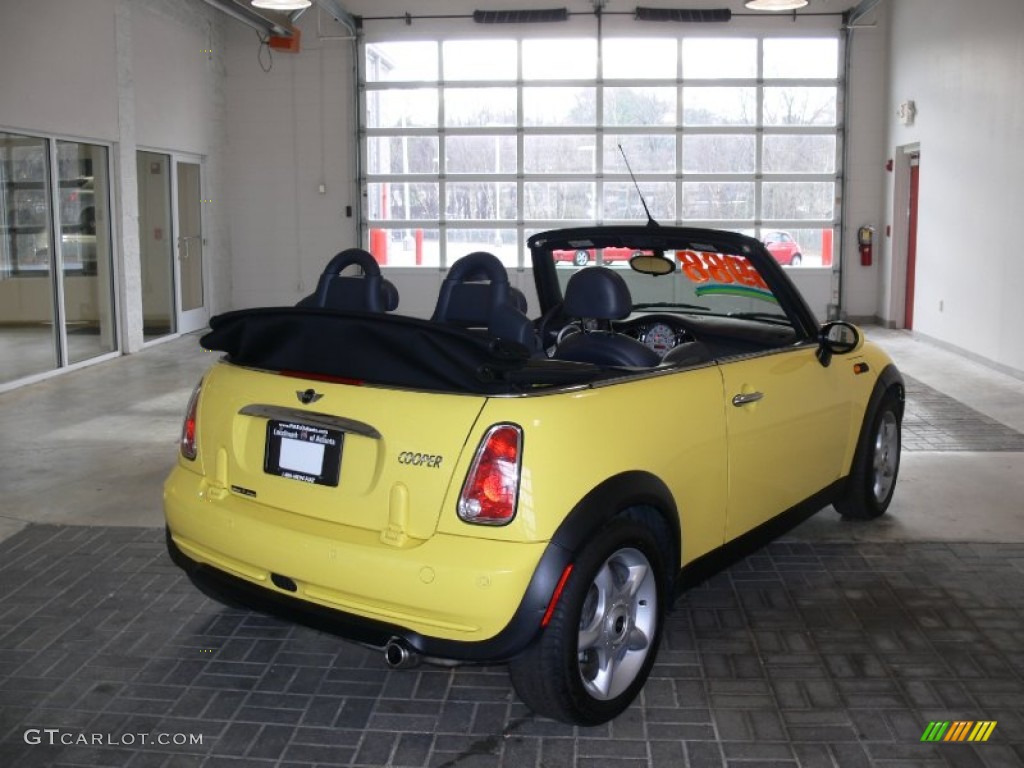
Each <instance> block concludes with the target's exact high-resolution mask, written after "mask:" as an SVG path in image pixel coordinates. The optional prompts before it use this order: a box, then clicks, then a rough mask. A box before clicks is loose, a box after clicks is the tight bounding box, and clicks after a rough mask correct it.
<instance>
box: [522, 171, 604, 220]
mask: <svg viewBox="0 0 1024 768" xmlns="http://www.w3.org/2000/svg"><path fill="white" fill-rule="evenodd" d="M523 195H524V197H525V198H526V199H525V200H524V201H523V208H524V213H525V217H526V218H528V219H549V220H550V219H566V220H583V221H589V220H592V219H593V218H594V185H593V183H591V182H585V181H528V182H526V184H524V185H523Z"/></svg>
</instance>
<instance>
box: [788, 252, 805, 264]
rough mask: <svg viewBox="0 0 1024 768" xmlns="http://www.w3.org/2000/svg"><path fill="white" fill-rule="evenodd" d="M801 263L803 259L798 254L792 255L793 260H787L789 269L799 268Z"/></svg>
mask: <svg viewBox="0 0 1024 768" xmlns="http://www.w3.org/2000/svg"><path fill="white" fill-rule="evenodd" d="M803 263H804V257H803V256H801V255H800V254H799V253H794V254H793V258H792V259H790V260H789V265H790V266H791V267H799V266H800V265H801V264H803Z"/></svg>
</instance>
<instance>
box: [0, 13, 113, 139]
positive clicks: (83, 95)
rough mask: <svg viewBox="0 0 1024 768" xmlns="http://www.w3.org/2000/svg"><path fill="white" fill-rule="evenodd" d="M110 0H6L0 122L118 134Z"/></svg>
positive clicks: (79, 133) (0, 31) (99, 135)
mask: <svg viewBox="0 0 1024 768" xmlns="http://www.w3.org/2000/svg"><path fill="white" fill-rule="evenodd" d="M116 6H117V2H116V0H76V2H73V3H69V2H67V0H6V2H4V3H3V12H2V22H0V73H2V75H0V105H2V110H0V125H2V126H3V127H5V128H9V129H21V130H24V131H42V132H47V133H60V134H65V135H71V136H75V137H80V138H90V139H97V140H108V141H109V140H114V139H116V138H117V78H116V77H115V74H116V63H117V62H116V56H117V54H116V50H117V49H116V45H115V38H114V23H113V20H114V10H115V8H116Z"/></svg>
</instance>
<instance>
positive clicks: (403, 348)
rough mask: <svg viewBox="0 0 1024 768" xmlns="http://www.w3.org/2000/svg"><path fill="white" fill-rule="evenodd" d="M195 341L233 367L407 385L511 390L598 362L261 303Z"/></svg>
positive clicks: (421, 326) (398, 322)
mask: <svg viewBox="0 0 1024 768" xmlns="http://www.w3.org/2000/svg"><path fill="white" fill-rule="evenodd" d="M210 329H211V330H210V332H209V333H207V334H205V335H204V336H203V337H202V338H201V339H200V340H199V343H200V344H201V345H202V346H203V347H204V348H206V349H209V350H218V351H222V352H225V353H227V355H228V359H229V360H230V361H231V362H232V363H236V364H238V365H245V366H251V367H254V368H262V369H264V370H270V371H287V372H289V373H299V374H302V373H305V374H311V375H314V376H330V377H336V378H343V379H355V380H359V381H363V382H366V383H368V384H381V385H386V386H397V387H403V388H410V389H425V390H435V391H442V392H466V393H476V394H511V393H517V392H523V391H526V390H531V389H534V388H537V387H548V386H564V385H569V384H577V383H584V382H587V381H591V380H593V379H596V378H599V377H600V376H601V370H600V369H598V368H597V367H595V366H591V365H585V364H578V363H564V362H560V361H554V360H537V359H532V358H531V356H530V351H529V350H527V348H526V347H524V346H522V345H521V344H517V343H515V342H511V341H506V340H502V339H498V338H495V337H493V336H490V335H488V334H486V333H483V332H476V331H471V330H465V329H462V328H457V327H453V326H446V325H441V324H439V323H434V322H430V321H427V320H420V319H418V318H412V317H405V316H402V315H387V314H383V313H364V312H342V311H337V310H329V309H320V308H312V307H264V308H258V309H243V310H237V311H234V312H227V313H225V314H222V315H217V316H216V317H214V318H212V319H211V320H210Z"/></svg>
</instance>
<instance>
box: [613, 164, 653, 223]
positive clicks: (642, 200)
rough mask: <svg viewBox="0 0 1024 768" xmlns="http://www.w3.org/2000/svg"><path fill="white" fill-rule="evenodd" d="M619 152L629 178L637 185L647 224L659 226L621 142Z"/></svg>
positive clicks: (637, 192)
mask: <svg viewBox="0 0 1024 768" xmlns="http://www.w3.org/2000/svg"><path fill="white" fill-rule="evenodd" d="M619 152H621V153H622V162H624V163H625V164H626V170H627V171H629V178H631V179H632V180H633V186H634V187H636V194H637V197H639V198H640V205H642V206H643V207H644V213H646V214H647V226H649V227H656V226H658V222H656V221H655V220H654V217H653V216H651V209H650V208H648V207H647V201H646V200H644V193H643V192H641V191H640V185H639V184H637V182H636V176H634V175H633V169H632V168H630V167H629V159H628V158H627V157H626V150H624V149H623V148H622V145H621V144H619Z"/></svg>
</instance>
